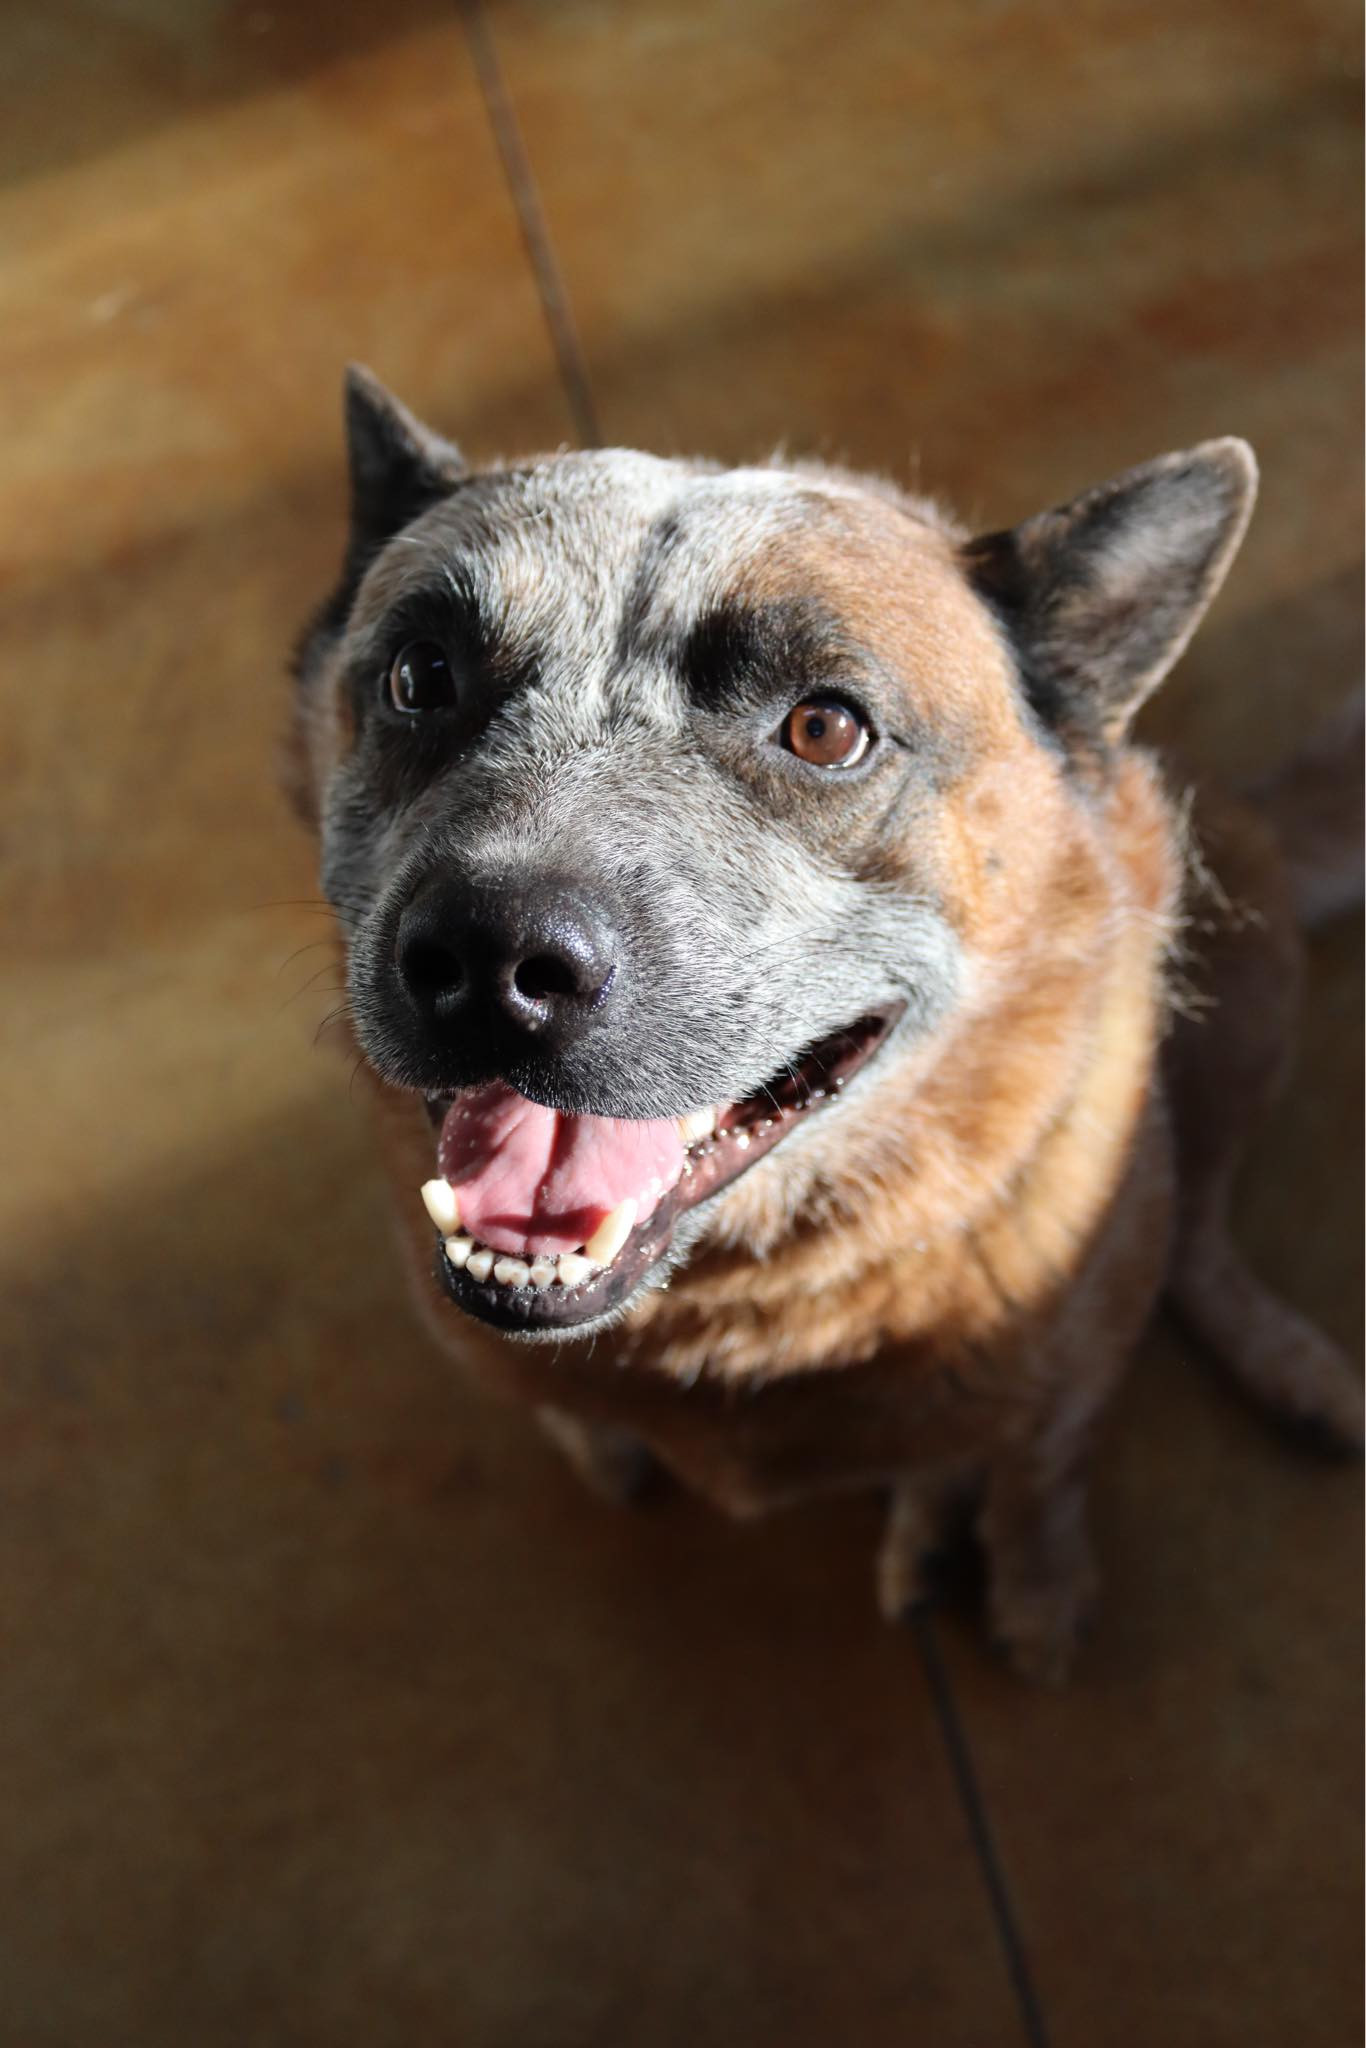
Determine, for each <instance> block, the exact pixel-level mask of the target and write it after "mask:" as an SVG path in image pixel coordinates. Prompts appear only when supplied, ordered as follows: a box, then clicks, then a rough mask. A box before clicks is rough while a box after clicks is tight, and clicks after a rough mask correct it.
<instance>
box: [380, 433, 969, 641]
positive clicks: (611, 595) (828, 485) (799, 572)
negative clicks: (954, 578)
mask: <svg viewBox="0 0 1366 2048" xmlns="http://www.w3.org/2000/svg"><path fill="white" fill-rule="evenodd" d="M917 526H918V527H919V528H920V530H921V533H922V534H923V533H925V532H928V531H929V530H930V528H929V524H928V522H926V521H923V520H920V521H917V520H916V518H915V517H914V515H913V514H912V513H911V511H910V507H909V504H908V503H907V502H906V501H901V500H899V499H897V498H896V496H895V494H893V493H890V492H889V493H886V494H879V493H877V492H875V491H873V490H870V489H867V488H864V487H862V486H861V485H860V484H859V483H858V481H857V480H855V479H845V478H844V477H842V476H841V475H839V474H838V473H837V472H826V471H820V470H812V471H806V472H804V471H800V470H795V469H785V468H780V467H778V466H775V465H765V466H759V467H751V468H734V469H721V468H717V467H715V466H712V465H707V464H702V463H698V462H687V461H681V460H671V459H667V458H663V457H659V456H653V455H644V454H638V453H636V452H634V451H631V450H626V449H608V450H602V451H594V452H591V453H580V454H568V455H560V456H554V457H550V458H547V459H545V460H543V461H540V462H536V463H532V464H528V465H526V466H525V467H519V468H511V469H506V470H497V471H491V472H488V473H485V474H483V475H478V476H475V477H473V478H471V479H470V481H469V482H468V483H467V484H465V485H462V486H461V487H460V488H459V489H458V490H457V491H455V492H454V493H453V494H452V495H451V497H449V498H448V499H446V500H444V501H443V502H442V503H441V504H440V505H438V506H436V507H434V508H433V510H432V511H431V512H429V513H427V514H426V515H425V516H424V517H423V518H422V519H420V520H419V521H417V522H416V524H415V525H414V526H413V528H411V529H410V530H409V532H408V533H406V534H404V535H402V536H400V539H399V542H398V543H396V544H395V545H394V546H393V547H391V549H390V550H388V551H387V553H386V556H385V557H384V558H383V560H382V561H381V563H380V564H379V565H377V571H376V572H375V573H373V574H372V576H371V578H370V579H369V580H368V581H369V587H368V589H367V591H366V593H365V603H364V606H363V608H362V611H363V615H365V616H374V615H376V614H377V613H378V612H380V611H382V610H384V609H385V608H387V607H388V606H389V605H390V604H391V603H393V602H395V601H396V600H397V599H398V598H399V597H400V596H401V595H402V594H403V593H404V592H405V591H406V590H407V589H409V588H411V587H412V585H413V584H414V583H416V582H420V581H422V580H423V579H424V578H427V579H431V578H433V577H437V578H439V577H440V576H441V575H442V574H444V573H446V572H449V571H455V570H460V571H464V572H468V571H473V572H474V574H475V576H476V578H477V580H478V582H479V583H480V584H481V585H482V586H483V587H484V589H485V590H486V591H487V593H488V594H489V596H490V598H491V599H492V600H493V601H494V602H495V603H496V604H497V606H498V608H499V610H501V611H502V612H503V613H504V615H505V616H507V617H509V618H511V619H518V620H519V622H520V623H523V624H532V623H536V615H537V614H542V615H549V616H552V617H555V618H558V619H559V620H560V622H561V624H562V625H565V624H567V623H568V622H569V618H570V617H571V616H572V615H575V614H581V613H587V614H589V615H591V616H592V617H593V618H594V619H596V620H597V621H598V622H599V623H600V624H601V623H605V617H606V615H607V614H608V613H609V612H611V611H612V610H613V609H616V608H626V609H628V610H630V611H633V612H634V613H635V615H636V616H637V617H638V618H640V619H642V620H643V619H644V618H645V617H646V615H647V614H649V613H658V612H660V611H662V610H668V611H671V612H677V611H679V610H680V609H681V610H682V611H684V612H686V611H687V610H689V609H695V610H700V609H703V608H705V607H706V606H708V605H710V604H715V603H717V602H720V601H722V600H723V599H724V598H727V597H730V596H732V595H735V594H736V593H738V592H740V591H749V592H752V593H753V594H755V595H757V596H761V597H762V596H771V595H775V594H777V587H778V585H779V584H781V583H784V582H786V583H787V584H788V585H789V586H790V587H792V588H801V589H810V588H812V586H813V585H814V584H822V585H825V586H827V589H826V591H825V593H824V594H826V595H827V596H829V597H830V598H832V599H833V600H835V601H836V602H838V601H839V598H840V596H841V593H842V591H843V589H844V588H845V586H846V585H847V584H848V583H849V581H850V577H851V575H853V576H854V578H855V580H856V577H857V572H858V570H859V569H860V567H862V568H864V569H866V568H867V567H868V566H869V564H870V563H871V561H872V560H873V558H874V557H876V556H878V555H881V556H883V557H884V558H885V557H887V556H888V555H889V554H890V553H891V552H892V551H893V550H894V549H895V548H896V547H897V546H898V545H900V546H904V545H905V544H906V541H907V536H908V535H909V534H911V533H912V532H913V531H914V530H915V529H916V528H917ZM886 566H887V564H886V560H885V559H884V567H886Z"/></svg>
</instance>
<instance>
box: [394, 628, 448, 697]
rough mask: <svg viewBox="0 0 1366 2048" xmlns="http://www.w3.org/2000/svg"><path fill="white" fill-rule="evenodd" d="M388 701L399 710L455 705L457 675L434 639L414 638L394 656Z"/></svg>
mask: <svg viewBox="0 0 1366 2048" xmlns="http://www.w3.org/2000/svg"><path fill="white" fill-rule="evenodd" d="M389 700H390V702H391V703H392V705H393V707H394V709H395V710H396V711H439V710H440V709H441V708H442V706H443V705H446V704H454V702H455V677H454V676H453V675H452V674H451V665H450V663H449V661H447V659H446V655H445V650H444V649H443V648H440V647H438V646H437V644H436V642H435V640H414V641H412V642H410V644H409V645H408V646H407V647H405V648H404V649H403V652H402V653H401V654H400V655H398V656H397V657H396V658H395V661H394V665H393V667H392V668H391V669H390V671H389Z"/></svg>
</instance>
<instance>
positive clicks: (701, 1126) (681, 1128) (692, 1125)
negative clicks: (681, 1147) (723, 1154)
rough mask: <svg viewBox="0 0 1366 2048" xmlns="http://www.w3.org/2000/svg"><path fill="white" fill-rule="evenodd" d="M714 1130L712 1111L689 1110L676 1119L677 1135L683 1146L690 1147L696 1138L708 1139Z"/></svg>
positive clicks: (714, 1119)
mask: <svg viewBox="0 0 1366 2048" xmlns="http://www.w3.org/2000/svg"><path fill="white" fill-rule="evenodd" d="M715 1129H716V1111H715V1110H714V1109H690V1110H689V1111H688V1114H687V1115H686V1116H681V1117H680V1118H679V1119H678V1135H679V1137H680V1138H681V1139H682V1140H683V1143H684V1144H685V1145H691V1144H692V1143H693V1141H694V1140H695V1139H697V1138H709V1137H710V1136H711V1134H712V1132H713V1131H714V1130H715Z"/></svg>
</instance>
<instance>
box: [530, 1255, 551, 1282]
mask: <svg viewBox="0 0 1366 2048" xmlns="http://www.w3.org/2000/svg"><path fill="white" fill-rule="evenodd" d="M530 1277H531V1284H532V1286H533V1287H549V1285H550V1283H551V1281H552V1280H553V1279H554V1278H555V1261H554V1260H553V1259H546V1258H540V1259H533V1260H532V1261H531V1273H530Z"/></svg>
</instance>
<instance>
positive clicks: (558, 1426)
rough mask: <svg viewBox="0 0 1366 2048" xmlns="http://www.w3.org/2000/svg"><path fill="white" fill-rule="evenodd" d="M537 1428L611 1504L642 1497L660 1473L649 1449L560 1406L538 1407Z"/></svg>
mask: <svg viewBox="0 0 1366 2048" xmlns="http://www.w3.org/2000/svg"><path fill="white" fill-rule="evenodd" d="M536 1419H537V1421H538V1422H539V1423H540V1425H541V1428H542V1429H543V1430H544V1431H545V1433H546V1435H547V1436H548V1437H549V1438H550V1440H551V1442H552V1443H553V1444H555V1445H556V1446H557V1447H558V1448H559V1449H560V1450H561V1451H563V1453H564V1455H565V1457H566V1458H567V1459H568V1460H569V1462H570V1464H571V1465H572V1466H573V1467H574V1470H575V1471H576V1472H577V1473H578V1475H579V1477H580V1479H582V1481H583V1483H584V1485H585V1486H586V1487H587V1488H588V1490H589V1491H590V1493H595V1494H596V1495H597V1496H598V1499H599V1500H605V1501H609V1502H610V1503H611V1504H612V1505H613V1506H614V1507H628V1506H630V1505H631V1504H632V1503H634V1502H635V1501H638V1500H640V1499H642V1498H643V1496H644V1495H645V1494H646V1492H647V1491H648V1490H649V1489H650V1488H651V1487H652V1486H653V1485H654V1483H655V1481H656V1480H657V1479H658V1477H659V1474H660V1469H661V1468H660V1466H659V1463H658V1460H657V1459H656V1458H655V1455H654V1453H653V1451H651V1450H649V1449H647V1447H646V1446H645V1445H644V1444H643V1443H642V1442H641V1440H640V1438H639V1437H638V1436H632V1434H631V1432H630V1430H628V1429H617V1428H615V1427H613V1425H612V1424H610V1423H606V1422H581V1421H580V1420H579V1418H578V1416H576V1415H566V1414H565V1412H564V1410H563V1409H562V1408H538V1409H537V1410H536Z"/></svg>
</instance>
